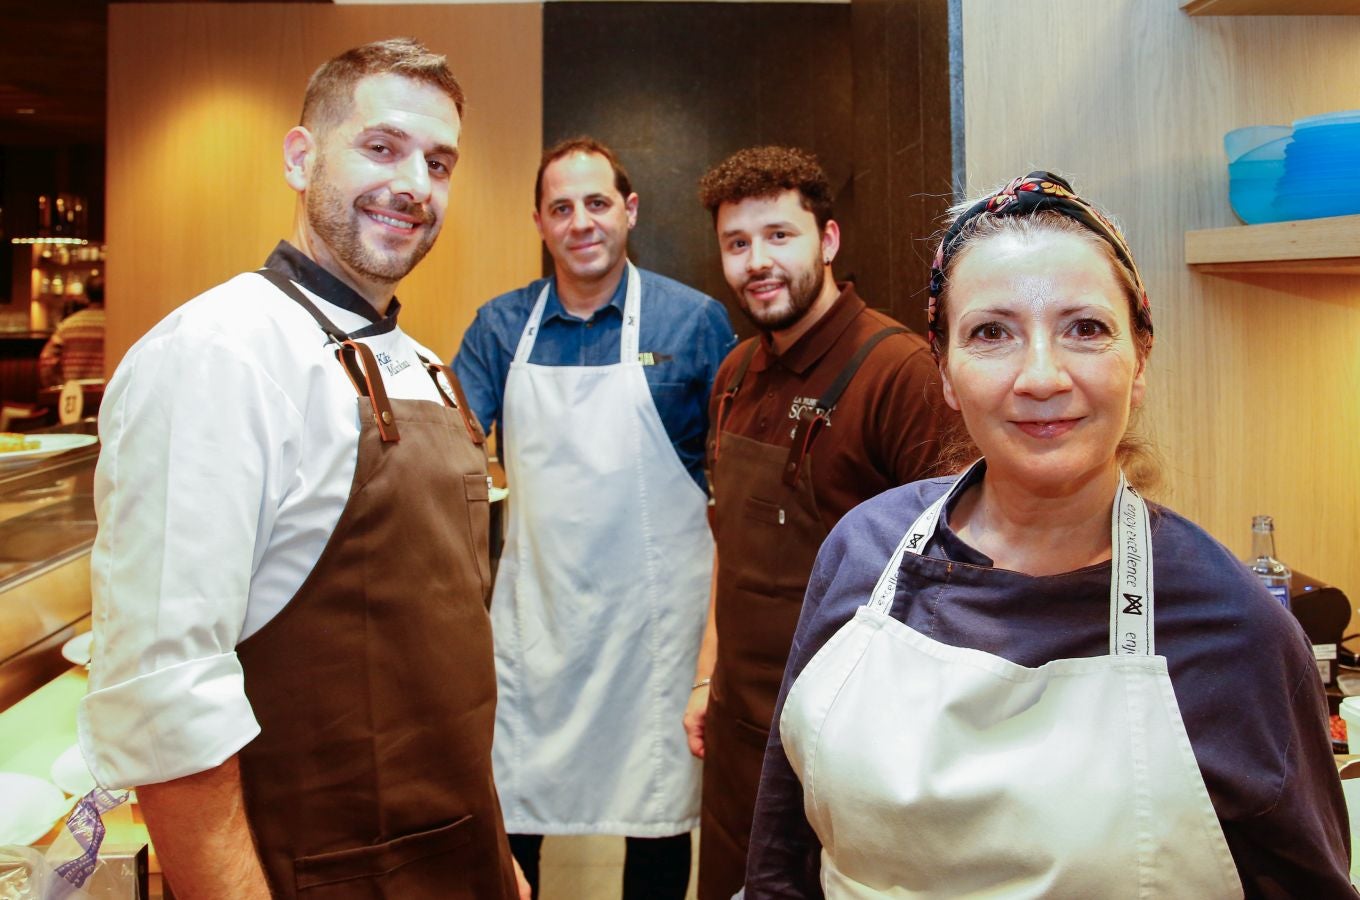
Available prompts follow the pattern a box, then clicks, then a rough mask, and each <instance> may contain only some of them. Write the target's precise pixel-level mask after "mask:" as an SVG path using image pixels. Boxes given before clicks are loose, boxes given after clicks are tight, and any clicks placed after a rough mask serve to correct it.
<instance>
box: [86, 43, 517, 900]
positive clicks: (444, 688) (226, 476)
mask: <svg viewBox="0 0 1360 900" xmlns="http://www.w3.org/2000/svg"><path fill="white" fill-rule="evenodd" d="M462 104H463V93H462V89H461V88H460V87H459V85H458V83H457V81H456V80H455V79H454V78H453V76H452V74H450V72H449V69H448V67H447V65H446V63H445V60H444V57H443V56H439V55H436V54H433V53H431V52H430V51H428V50H427V49H426V48H424V47H423V46H421V45H420V44H418V43H416V42H415V41H411V40H405V39H400V40H390V41H382V42H378V43H375V44H368V45H365V46H362V47H357V48H354V49H352V50H349V51H346V52H345V53H343V54H341V55H340V56H337V57H336V58H334V59H332V60H330V61H329V62H327V63H326V64H324V65H323V66H322V67H321V68H320V69H318V70H317V72H316V74H315V75H313V76H312V80H311V82H310V83H309V85H308V89H307V95H306V99H305V101H304V104H303V111H302V116H301V123H300V124H299V125H298V126H296V127H294V128H293V129H291V130H290V131H289V132H288V134H287V136H286V137H285V138H284V147H283V149H284V178H285V180H286V182H287V183H288V185H289V186H290V187H292V188H293V189H294V190H295V191H296V192H297V194H298V203H297V207H296V214H295V222H294V230H293V235H292V238H291V241H289V242H280V243H279V245H278V246H277V247H276V248H275V250H274V252H273V253H272V254H271V255H270V257H269V258H268V260H267V261H266V263H265V266H264V268H262V269H260V270H258V271H257V272H250V273H246V274H242V275H239V276H237V277H236V278H233V279H232V280H230V281H228V282H226V283H225V284H221V285H218V286H217V287H214V288H212V289H211V290H209V291H207V292H206V293H204V294H202V295H200V296H199V297H197V298H195V299H193V300H191V301H190V302H188V303H186V304H185V305H183V306H182V307H180V308H179V309H178V310H176V311H175V312H173V313H172V314H171V315H170V316H168V317H167V318H166V319H164V320H163V321H162V322H161V323H160V324H158V325H157V326H156V327H155V328H153V329H152V330H151V331H150V332H149V333H148V334H147V335H146V336H145V337H143V338H142V339H141V340H140V341H139V342H138V343H137V345H136V346H134V347H133V348H132V350H130V351H129V353H128V355H127V357H126V358H125V359H124V360H123V361H122V364H121V365H120V366H119V367H118V371H117V372H116V373H115V375H114V377H113V379H112V381H111V382H110V384H109V389H108V392H107V394H106V397H105V401H104V404H103V408H102V409H101V413H102V416H101V419H100V436H101V438H102V439H103V442H104V446H103V450H102V453H101V456H100V460H99V465H98V469H97V472H96V478H95V505H96V511H97V514H98V517H99V533H98V537H97V538H96V541H95V546H94V549H93V553H92V556H91V569H92V592H93V597H94V628H95V644H94V646H95V650H94V660H93V666H92V670H91V675H90V693H89V695H88V696H87V697H86V698H85V699H84V701H83V702H82V704H81V709H80V716H79V731H80V743H81V749H82V751H83V753H84V756H85V759H86V760H87V762H88V763H89V765H90V769H91V771H92V772H93V773H94V775H95V777H96V779H97V780H98V781H99V782H100V784H102V785H104V786H106V787H128V786H134V785H135V786H137V787H138V794H139V798H140V802H141V806H142V809H143V812H144V814H145V817H146V823H147V827H148V830H149V831H150V833H151V837H152V840H153V841H154V843H155V845H156V850H157V854H158V856H159V859H160V862H161V865H162V867H163V870H164V872H165V874H166V876H167V877H168V879H169V880H170V882H171V884H172V885H173V887H174V890H175V893H176V895H177V896H180V897H185V898H193V897H205V898H225V897H231V898H256V897H268V896H273V897H295V896H299V895H304V894H305V896H308V897H313V896H325V897H328V898H342V900H347V898H355V900H358V898H373V897H393V898H396V897H400V898H431V900H433V898H445V897H459V898H478V900H480V898H484V897H492V898H510V897H515V896H517V895H518V894H519V890H518V887H517V885H516V880H515V873H514V870H513V863H512V860H511V857H510V854H509V848H508V845H507V843H506V838H505V833H504V829H503V825H502V823H501V816H500V809H499V805H498V802H497V799H496V795H495V790H494V787H493V786H492V782H491V763H490V745H491V732H492V726H493V724H494V707H495V674H494V663H493V657H492V646H491V637H490V621H489V617H488V616H487V614H486V609H485V605H484V601H483V598H484V596H485V590H486V589H487V588H489V586H490V585H489V580H490V576H489V561H488V560H487V559H486V556H485V551H484V550H482V551H481V552H479V548H484V547H485V546H486V537H487V534H486V526H487V522H486V520H487V497H486V493H487V478H486V466H485V452H484V444H483V437H482V433H481V430H480V428H479V427H478V426H477V425H476V422H475V420H474V419H473V418H472V416H471V415H470V414H469V413H468V411H467V409H466V406H465V405H464V404H462V403H461V402H460V400H459V398H460V392H459V389H458V386H457V384H456V381H454V380H452V379H451V378H450V377H449V375H448V373H447V370H445V369H444V368H443V367H441V366H439V365H437V364H436V363H434V362H432V360H434V359H435V357H434V356H433V355H432V354H431V353H430V352H429V351H428V350H426V349H425V348H423V347H421V346H420V345H419V344H417V343H416V342H415V341H413V340H411V338H409V337H408V336H406V334H405V333H404V332H403V331H402V330H401V328H400V326H399V325H398V324H397V316H398V311H399V309H400V304H399V303H398V301H397V299H396V297H395V296H394V291H395V290H396V286H397V283H398V282H399V281H400V280H401V278H402V277H403V276H405V275H406V273H407V272H409V271H410V270H411V268H412V267H414V266H415V265H416V264H417V263H418V262H419V261H420V260H421V258H423V257H424V255H425V253H426V252H427V251H428V250H429V248H430V246H431V245H432V244H433V242H434V240H435V237H436V236H437V235H438V233H439V230H440V226H441V225H442V222H443V217H444V213H445V209H446V206H447V198H448V189H449V180H450V177H451V175H452V172H453V168H454V166H455V164H456V163H457V161H458V142H459V135H460V128H461V110H462ZM525 893H526V894H527V886H526V887H525Z"/></svg>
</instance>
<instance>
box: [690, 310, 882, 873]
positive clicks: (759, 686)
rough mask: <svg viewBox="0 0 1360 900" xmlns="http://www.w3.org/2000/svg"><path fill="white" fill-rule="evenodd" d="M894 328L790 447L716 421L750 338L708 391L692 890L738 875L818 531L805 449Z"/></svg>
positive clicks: (863, 349)
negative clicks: (708, 576)
mask: <svg viewBox="0 0 1360 900" xmlns="http://www.w3.org/2000/svg"><path fill="white" fill-rule="evenodd" d="M903 330H904V329H901V328H885V329H883V330H882V331H880V332H877V333H876V334H874V335H873V336H872V337H870V338H869V339H868V340H867V341H865V342H864V344H863V345H862V346H860V348H859V349H858V350H857V351H856V352H855V355H854V356H853V357H851V359H850V361H849V362H848V363H846V365H845V368H844V369H842V370H841V372H840V373H839V374H838V375H837V376H836V378H835V380H834V381H833V382H832V384H831V386H830V387H829V388H828V389H827V390H826V391H825V392H824V393H823V394H822V396H821V397H820V398H819V399H818V401H817V408H816V409H815V410H814V409H806V408H805V409H804V411H803V415H802V418H800V419H799V421H798V426H797V428H796V430H795V431H794V436H793V445H792V446H791V447H780V446H776V445H774V444H765V443H762V442H760V441H756V440H752V439H751V438H747V437H743V436H741V435H738V434H732V433H731V432H724V431H723V423H724V419H725V417H726V411H727V408H728V406H729V405H730V404H731V402H732V401H733V399H735V398H736V396H737V394H738V393H739V392H740V390H741V383H742V381H743V380H744V379H745V377H746V370H747V369H748V368H749V366H750V364H751V358H752V357H753V356H755V351H756V346H757V345H756V344H755V343H752V345H751V350H750V351H749V352H748V353H747V354H746V357H745V359H743V360H742V363H741V365H740V366H739V367H738V368H737V371H736V373H735V374H734V375H733V378H732V382H731V384H729V385H728V387H727V389H726V391H724V393H723V396H722V398H721V399H720V400H719V403H718V415H717V421H716V422H715V423H714V428H713V434H714V436H715V437H714V442H715V446H714V449H713V495H714V500H715V503H714V506H715V512H716V515H715V519H714V527H713V533H714V537H715V539H716V541H717V546H718V572H717V584H716V586H715V591H716V593H715V599H714V616H715V618H716V623H717V630H718V659H717V664H716V666H715V667H714V670H713V683H712V685H711V688H710V693H709V700H708V712H707V715H706V717H705V719H704V785H703V809H702V819H701V824H700V827H699V891H698V894H699V900H729V898H731V896H732V895H733V894H734V893H736V891H737V890H738V889H740V888H741V886H742V884H743V883H744V881H745V876H746V847H747V842H748V839H749V838H750V834H751V815H752V812H753V811H754V809H755V803H756V788H757V786H758V785H759V782H760V769H761V765H762V763H763V762H764V759H765V744H766V742H767V741H768V740H769V737H770V720H771V718H772V717H773V716H774V705H775V700H776V698H777V696H778V694H779V685H780V682H781V681H783V678H784V665H785V664H786V663H787V662H788V657H789V645H790V644H791V643H792V642H793V632H794V629H795V627H796V626H797V625H798V614H799V613H800V612H801V611H802V608H803V594H804V592H805V591H806V590H807V582H808V576H809V575H810V574H811V573H812V564H813V562H814V561H815V560H816V558H817V550H818V549H819V548H820V547H821V546H822V541H823V540H825V539H826V536H827V533H828V529H827V527H826V525H825V524H824V523H823V521H822V517H821V516H820V515H819V513H818V511H817V497H816V494H815V493H814V492H813V489H812V460H811V458H810V456H809V452H810V451H811V449H812V445H813V442H814V441H815V440H816V438H817V435H818V434H820V432H821V429H822V428H823V427H824V426H825V425H826V422H827V413H826V412H825V411H829V410H831V409H832V408H833V407H834V406H835V405H836V401H837V400H839V399H840V396H841V394H842V393H844V392H845V388H846V387H847V386H848V385H849V383H850V380H851V379H852V378H853V377H854V375H855V373H856V372H857V371H858V370H859V367H860V365H861V364H862V363H863V362H864V359H865V357H867V356H868V355H869V351H870V350H872V349H873V348H874V347H875V346H877V344H878V342H879V341H881V340H883V339H884V338H886V337H888V336H889V335H892V334H897V333H898V332H901V331H903Z"/></svg>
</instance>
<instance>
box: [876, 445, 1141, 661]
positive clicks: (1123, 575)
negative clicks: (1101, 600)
mask: <svg viewBox="0 0 1360 900" xmlns="http://www.w3.org/2000/svg"><path fill="white" fill-rule="evenodd" d="M981 463H982V460H978V461H977V462H975V463H973V465H971V466H969V467H968V471H967V472H965V473H964V474H963V475H960V476H959V479H958V480H957V481H955V482H954V486H953V487H951V488H950V489H949V490H948V491H946V492H945V493H944V494H943V495H942V496H941V497H940V498H939V499H938V500H936V501H935V502H934V503H932V504H930V506H928V507H926V509H925V511H924V512H922V513H921V515H920V516H918V517H917V519H916V521H915V522H913V523H912V526H911V527H910V528H908V529H907V533H906V534H905V535H903V536H902V540H901V541H900V542H899V543H898V545H897V549H896V550H894V551H893V555H892V558H891V559H890V560H889V561H888V565H887V567H886V568H885V569H884V570H883V572H882V573H881V574H880V575H879V576H878V582H877V583H876V584H875V585H874V592H873V594H872V595H871V596H870V598H869V602H868V604H866V605H867V606H868V607H869V609H871V610H873V611H874V612H879V613H883V614H884V615H887V613H888V610H889V609H891V608H892V602H893V597H894V596H895V595H896V593H897V573H898V571H899V570H900V569H901V568H902V558H903V557H904V556H905V555H906V554H908V553H914V554H917V555H918V556H919V555H920V554H921V552H922V551H923V550H924V549H925V546H926V544H928V543H929V542H930V539H931V537H932V536H934V534H935V529H936V528H937V527H938V526H939V523H940V515H941V514H942V513H943V512H944V508H945V506H946V505H948V503H949V501H950V500H951V499H952V498H953V497H954V495H955V494H956V493H957V492H958V490H959V487H960V485H962V484H964V483H966V482H968V481H969V475H971V474H972V472H973V470H974V469H975V468H977V467H978V466H979V465H981ZM1110 518H1111V537H1110V541H1111V551H1112V552H1111V556H1112V560H1111V563H1110V566H1111V570H1110V655H1111V656H1152V655H1154V654H1155V652H1156V647H1155V645H1154V642H1153V624H1152V610H1153V603H1152V531H1151V528H1150V526H1149V524H1148V512H1147V504H1146V503H1144V502H1143V498H1142V497H1141V496H1139V494H1138V492H1137V491H1136V490H1134V488H1133V487H1132V486H1130V485H1129V483H1128V480H1127V479H1126V478H1125V477H1124V473H1123V472H1120V473H1119V490H1118V492H1117V493H1116V494H1115V498H1114V504H1113V508H1112V511H1111V514H1110Z"/></svg>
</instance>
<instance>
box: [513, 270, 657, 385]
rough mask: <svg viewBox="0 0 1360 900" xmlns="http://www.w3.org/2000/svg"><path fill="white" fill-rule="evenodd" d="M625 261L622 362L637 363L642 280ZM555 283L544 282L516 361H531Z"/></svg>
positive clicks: (621, 343) (521, 338) (521, 334)
mask: <svg viewBox="0 0 1360 900" xmlns="http://www.w3.org/2000/svg"><path fill="white" fill-rule="evenodd" d="M624 262H625V267H624V278H626V279H627V282H626V285H625V287H624V295H623V331H622V334H620V335H619V362H621V363H630V362H631V363H637V361H638V332H639V331H640V330H641V327H642V279H641V278H640V277H639V276H638V271H637V267H636V266H634V265H633V263H632V261H631V260H625V261H624ZM552 285H553V282H552V279H549V280H548V282H547V283H546V284H544V285H543V290H541V291H539V292H538V299H537V300H536V301H534V308H533V309H532V310H531V311H530V312H529V322H528V324H526V325H525V326H524V331H523V332H521V333H520V336H519V344H518V345H517V346H516V347H515V359H514V362H517V363H527V362H528V361H529V356H530V354H532V353H533V352H534V343H535V342H536V341H537V340H538V333H539V330H540V329H541V328H542V327H543V312H544V310H545V309H547V306H548V294H549V292H550V291H551V289H552Z"/></svg>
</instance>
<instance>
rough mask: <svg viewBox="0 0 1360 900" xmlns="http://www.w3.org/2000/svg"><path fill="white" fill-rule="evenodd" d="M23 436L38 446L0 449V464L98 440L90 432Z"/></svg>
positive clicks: (70, 448)
mask: <svg viewBox="0 0 1360 900" xmlns="http://www.w3.org/2000/svg"><path fill="white" fill-rule="evenodd" d="M25 437H26V438H27V439H28V440H30V441H37V442H38V446H36V447H34V448H33V449H32V450H0V466H8V465H13V464H15V463H20V462H27V461H29V460H34V459H42V458H43V457H45V456H56V455H57V454H58V453H65V452H66V451H67V450H75V449H76V448H78V447H88V446H90V445H91V444H93V443H94V442H95V441H97V440H99V438H97V437H95V436H94V435H92V434H29V435H25Z"/></svg>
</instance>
